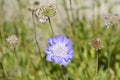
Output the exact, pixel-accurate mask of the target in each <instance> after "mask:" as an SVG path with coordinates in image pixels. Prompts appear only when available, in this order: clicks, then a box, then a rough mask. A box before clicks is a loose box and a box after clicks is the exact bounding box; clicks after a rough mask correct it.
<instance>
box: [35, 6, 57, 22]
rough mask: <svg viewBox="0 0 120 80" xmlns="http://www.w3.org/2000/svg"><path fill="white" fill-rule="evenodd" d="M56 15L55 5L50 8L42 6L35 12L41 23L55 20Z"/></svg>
mask: <svg viewBox="0 0 120 80" xmlns="http://www.w3.org/2000/svg"><path fill="white" fill-rule="evenodd" d="M55 14H56V8H55V6H54V5H53V4H51V5H50V6H41V7H40V8H38V9H36V10H35V11H34V15H35V16H36V19H37V20H38V21H40V22H46V21H48V17H49V18H54V16H55Z"/></svg>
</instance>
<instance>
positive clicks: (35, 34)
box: [32, 11, 48, 80]
mask: <svg viewBox="0 0 120 80" xmlns="http://www.w3.org/2000/svg"><path fill="white" fill-rule="evenodd" d="M32 19H33V25H34V37H35V41H36V45H37V48H38V53H39V57H40V60H42V56H41V48H40V46H39V43H38V41H37V33H36V25H35V18H34V11H33V12H32ZM43 70H44V73H45V76H46V78H47V80H48V76H47V72H46V69H45V68H44V67H43Z"/></svg>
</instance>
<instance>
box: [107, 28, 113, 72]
mask: <svg viewBox="0 0 120 80" xmlns="http://www.w3.org/2000/svg"><path fill="white" fill-rule="evenodd" d="M113 36H114V26H112V32H111V35H110V39H109V40H110V42H109V50H108V71H109V68H110V57H111V50H112V39H113Z"/></svg>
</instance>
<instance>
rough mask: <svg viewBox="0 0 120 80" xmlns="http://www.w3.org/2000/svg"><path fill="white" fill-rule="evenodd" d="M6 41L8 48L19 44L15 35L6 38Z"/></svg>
mask: <svg viewBox="0 0 120 80" xmlns="http://www.w3.org/2000/svg"><path fill="white" fill-rule="evenodd" d="M6 41H7V43H8V45H9V46H13V47H15V46H17V45H18V43H19V40H18V38H17V37H16V35H13V34H12V35H11V36H8V38H7V39H6Z"/></svg>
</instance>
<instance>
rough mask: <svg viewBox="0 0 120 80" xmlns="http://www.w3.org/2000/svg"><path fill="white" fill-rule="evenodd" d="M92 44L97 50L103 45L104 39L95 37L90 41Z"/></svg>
mask: <svg viewBox="0 0 120 80" xmlns="http://www.w3.org/2000/svg"><path fill="white" fill-rule="evenodd" d="M90 45H91V46H92V47H93V48H95V49H96V50H98V49H101V48H102V47H103V45H102V41H101V39H100V38H95V39H93V40H92V41H91V42H90Z"/></svg>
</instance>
